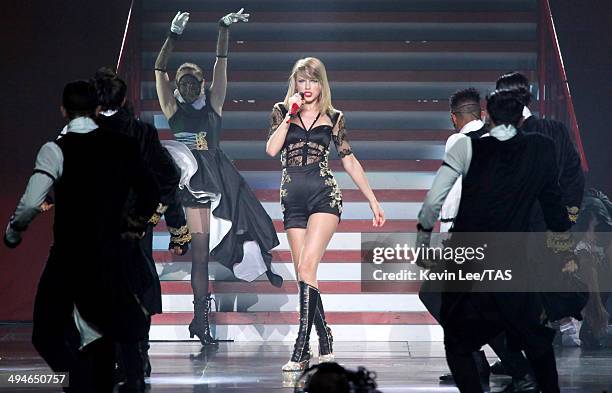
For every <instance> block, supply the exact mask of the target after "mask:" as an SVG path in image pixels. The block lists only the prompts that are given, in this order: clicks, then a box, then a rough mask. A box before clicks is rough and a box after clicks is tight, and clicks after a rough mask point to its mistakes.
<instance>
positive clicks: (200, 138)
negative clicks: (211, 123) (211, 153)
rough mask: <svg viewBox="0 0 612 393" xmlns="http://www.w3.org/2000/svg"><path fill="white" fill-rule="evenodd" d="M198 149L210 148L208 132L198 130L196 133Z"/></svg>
mask: <svg viewBox="0 0 612 393" xmlns="http://www.w3.org/2000/svg"><path fill="white" fill-rule="evenodd" d="M195 146H196V150H208V142H207V141H206V133H205V132H198V133H197V134H195Z"/></svg>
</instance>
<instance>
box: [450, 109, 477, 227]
mask: <svg viewBox="0 0 612 393" xmlns="http://www.w3.org/2000/svg"><path fill="white" fill-rule="evenodd" d="M482 127H484V122H483V121H482V120H480V119H477V120H472V121H471V122H469V123H467V124H466V125H464V126H463V127H462V128H461V130H459V132H458V133H456V134H453V135H451V136H450V137H449V138H448V140H447V141H446V146H445V147H444V152H445V153H446V152H448V151H449V150H450V149H451V147H453V145H454V144H455V143H456V142H457V140H459V139H460V138H468V137H467V136H465V134H467V133H468V132H473V131H478V130H480V129H481V128H482ZM461 181H462V177H461V176H459V177H458V178H457V180H456V181H455V184H454V185H453V187H452V188H451V190H450V191H449V193H448V195H447V196H446V199H445V200H444V204H443V205H442V208H441V209H440V220H442V222H441V223H440V232H448V231H449V230H450V228H451V227H452V226H453V222H452V220H454V219H455V217H456V216H457V212H458V211H459V203H460V202H461Z"/></svg>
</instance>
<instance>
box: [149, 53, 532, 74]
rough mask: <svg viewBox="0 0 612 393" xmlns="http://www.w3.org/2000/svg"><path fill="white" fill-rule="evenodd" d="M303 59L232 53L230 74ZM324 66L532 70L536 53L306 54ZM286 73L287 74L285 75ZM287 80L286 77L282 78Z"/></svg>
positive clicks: (200, 60)
mask: <svg viewBox="0 0 612 393" xmlns="http://www.w3.org/2000/svg"><path fill="white" fill-rule="evenodd" d="M303 56H304V53H303V52H278V53H276V52H240V53H232V60H231V61H230V62H229V63H228V69H229V71H230V72H232V71H237V70H267V71H284V72H285V73H287V74H288V73H289V72H290V70H291V67H292V66H293V64H294V63H295V61H296V60H297V59H299V58H301V57H303ZM309 56H313V57H318V58H319V59H321V60H322V61H323V62H324V63H325V67H326V69H327V70H328V71H330V72H331V71H335V70H339V69H342V70H345V71H346V70H355V71H366V70H377V71H384V72H387V71H402V70H404V71H405V70H412V71H416V70H434V69H436V70H446V71H454V70H481V71H491V70H499V71H500V73H502V72H506V71H508V70H516V69H521V70H523V69H526V70H535V69H536V60H537V54H536V53H535V52H484V53H483V52H431V53H429V52H428V53H423V52H414V53H397V52H389V53H334V52H309ZM156 57H157V51H154V52H143V53H142V69H143V71H145V72H151V68H152V64H154V63H155V58H156ZM214 61H215V54H214V53H213V52H180V53H175V54H174V55H173V56H172V58H171V59H170V60H169V62H168V69H170V70H173V69H177V68H178V66H179V65H181V64H183V63H185V62H193V63H196V64H199V65H200V66H201V67H204V69H212V65H213V64H214ZM287 74H286V75H287ZM285 78H286V77H285Z"/></svg>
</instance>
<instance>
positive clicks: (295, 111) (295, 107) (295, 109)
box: [287, 93, 304, 123]
mask: <svg viewBox="0 0 612 393" xmlns="http://www.w3.org/2000/svg"><path fill="white" fill-rule="evenodd" d="M299 94H300V96H301V97H302V99H304V93H299ZM299 111H300V105H298V104H297V103H295V102H294V103H293V105H291V110H290V111H289V120H291V119H295V117H296V116H297V114H298V112H299ZM287 123H289V122H287Z"/></svg>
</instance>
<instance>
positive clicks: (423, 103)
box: [140, 92, 448, 115]
mask: <svg viewBox="0 0 612 393" xmlns="http://www.w3.org/2000/svg"><path fill="white" fill-rule="evenodd" d="M148 94H149V92H147V95H148ZM243 97H244V96H243ZM282 98H284V97H282ZM282 98H277V99H276V100H271V99H251V98H228V99H226V101H225V103H224V104H223V113H224V115H225V114H227V113H228V112H234V111H238V112H241V111H242V112H244V111H252V112H265V111H268V112H270V111H272V108H273V107H274V104H276V103H277V102H279V101H280V100H282ZM140 105H141V106H140V109H141V110H143V111H146V112H159V113H161V109H160V106H159V101H158V100H157V98H152V99H147V100H142V101H141V103H140ZM334 107H336V108H342V110H343V111H353V112H358V111H411V112H413V111H445V110H448V101H447V99H418V100H408V99H406V100H387V101H384V100H380V101H379V100H376V101H372V100H334Z"/></svg>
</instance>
